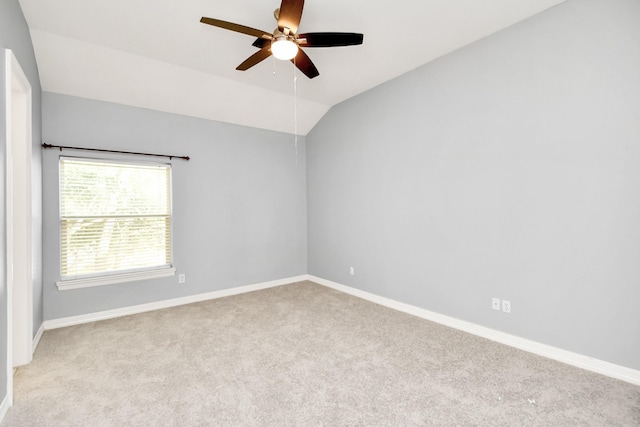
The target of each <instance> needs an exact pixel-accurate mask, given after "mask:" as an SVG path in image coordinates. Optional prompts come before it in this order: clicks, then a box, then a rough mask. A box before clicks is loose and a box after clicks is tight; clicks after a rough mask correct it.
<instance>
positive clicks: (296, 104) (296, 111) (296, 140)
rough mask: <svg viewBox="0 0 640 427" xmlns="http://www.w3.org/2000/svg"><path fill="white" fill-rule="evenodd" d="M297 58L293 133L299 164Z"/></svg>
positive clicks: (294, 77) (294, 80)
mask: <svg viewBox="0 0 640 427" xmlns="http://www.w3.org/2000/svg"><path fill="white" fill-rule="evenodd" d="M296 68H297V67H296V58H295V56H294V57H293V135H294V145H295V147H296V166H298V76H297V75H296Z"/></svg>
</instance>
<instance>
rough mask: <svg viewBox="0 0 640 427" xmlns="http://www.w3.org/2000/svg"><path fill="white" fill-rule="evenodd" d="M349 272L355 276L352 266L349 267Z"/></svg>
mask: <svg viewBox="0 0 640 427" xmlns="http://www.w3.org/2000/svg"><path fill="white" fill-rule="evenodd" d="M349 274H350V275H352V276H355V275H356V269H355V268H353V267H349Z"/></svg>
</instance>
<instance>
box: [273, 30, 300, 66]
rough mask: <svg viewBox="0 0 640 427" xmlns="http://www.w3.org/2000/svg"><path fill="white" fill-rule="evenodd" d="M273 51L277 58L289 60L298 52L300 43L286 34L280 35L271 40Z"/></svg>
mask: <svg viewBox="0 0 640 427" xmlns="http://www.w3.org/2000/svg"><path fill="white" fill-rule="evenodd" d="M271 53H272V54H273V56H275V57H276V58H277V59H282V60H284V61H288V60H290V59H293V57H294V56H296V54H297V53H298V45H297V44H296V43H295V42H293V41H292V40H290V39H289V38H287V37H286V36H283V37H279V38H277V39H275V40H274V41H273V42H271Z"/></svg>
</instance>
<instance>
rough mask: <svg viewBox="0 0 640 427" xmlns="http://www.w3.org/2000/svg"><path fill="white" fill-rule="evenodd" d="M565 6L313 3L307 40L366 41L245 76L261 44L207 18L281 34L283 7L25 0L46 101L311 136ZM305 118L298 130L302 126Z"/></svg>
mask: <svg viewBox="0 0 640 427" xmlns="http://www.w3.org/2000/svg"><path fill="white" fill-rule="evenodd" d="M563 1H564V0H481V1H479V0H394V1H392V2H391V1H390V2H381V1H377V0H348V1H344V0H307V1H306V2H305V5H304V12H303V16H302V21H301V23H300V29H299V31H300V32H316V31H340V32H357V33H363V34H364V44H363V45H361V46H351V47H340V48H315V49H311V48H308V49H306V52H307V54H308V55H309V56H310V57H311V59H312V60H313V62H314V63H315V65H316V66H317V68H318V70H319V71H320V76H319V77H316V78H315V79H313V80H309V79H307V78H306V77H305V76H304V75H302V74H301V73H300V72H296V71H294V67H293V65H292V64H291V63H290V62H288V61H279V60H275V59H272V58H269V59H267V60H265V61H263V62H261V63H260V64H258V65H256V66H255V67H253V68H251V69H249V70H248V71H244V72H241V71H236V70H235V67H236V66H237V65H238V64H240V63H241V62H242V61H244V60H245V59H246V58H247V57H249V56H250V55H252V54H253V53H254V52H256V48H255V47H253V46H252V45H251V43H252V42H253V40H254V39H253V38H252V37H250V36H246V35H243V34H240V33H235V32H231V31H226V30H223V29H220V28H216V27H212V26H209V25H204V24H201V23H200V22H199V21H200V18H201V17H203V16H207V17H211V18H217V19H221V20H225V21H231V22H235V23H238V24H243V25H246V26H249V27H254V28H258V29H261V30H265V31H267V32H272V31H273V29H274V28H275V27H276V21H275V20H274V18H273V11H274V9H276V8H277V7H279V6H280V0H243V1H238V0H181V1H175V0H109V1H104V0H56V1H49V0H20V4H21V6H22V9H23V11H24V14H25V17H26V19H27V23H28V25H29V28H30V30H31V36H32V39H33V44H34V49H35V53H36V61H37V63H38V68H39V72H40V79H41V84H42V88H43V90H45V91H49V92H55V93H61V94H66V95H73V96H79V97H84V98H91V99H97V100H102V101H109V102H115V103H120V104H125V105H132V106H137V107H143V108H149V109H154V110H159V111H166V112H171V113H176V114H183V115H189V116H194V117H201V118H206V119H210V120H217V121H223V122H228V123H235V124H240V125H245V126H251V127H257V128H263V129H271V130H275V131H280V132H289V133H293V132H294V131H297V133H299V134H301V135H306V134H307V133H308V132H309V131H310V130H311V129H312V128H313V126H314V125H315V124H316V123H317V122H318V121H319V120H320V119H321V118H322V116H323V115H324V114H325V113H326V112H327V111H328V110H329V109H330V108H331V106H333V105H335V104H337V103H339V102H341V101H344V100H345V99H348V98H350V97H352V96H354V95H357V94H359V93H361V92H363V91H366V90H367V89H370V88H372V87H374V86H377V85H379V84H380V83H383V82H385V81H387V80H390V79H392V78H394V77H397V76H399V75H401V74H404V73H406V72H407V71H410V70H412V69H414V68H416V67H419V66H421V65H423V64H425V63H427V62H430V61H432V60H434V59H436V58H438V57H439V56H442V55H445V54H447V53H449V52H451V51H454V50H456V49H458V48H460V47H462V46H465V45H467V44H470V43H473V42H474V41H476V40H478V39H481V38H483V37H486V36H488V35H490V34H492V33H495V32H497V31H499V30H501V29H503V28H506V27H508V26H510V25H513V24H515V23H517V22H519V21H522V20H524V19H526V18H528V17H530V16H532V15H535V14H537V13H540V12H541V11H543V10H545V9H548V8H550V7H552V6H554V5H557V4H559V3H562V2H563ZM294 118H297V120H294Z"/></svg>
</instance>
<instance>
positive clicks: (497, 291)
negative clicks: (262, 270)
mask: <svg viewBox="0 0 640 427" xmlns="http://www.w3.org/2000/svg"><path fill="white" fill-rule="evenodd" d="M638 22H640V2H638V1H637V0H615V1H612V0H579V1H578V0H574V1H569V2H567V3H564V4H562V5H560V6H558V7H555V8H553V9H551V10H549V11H547V12H545V13H543V14H541V15H538V16H536V17H534V18H532V19H529V20H527V21H525V22H523V23H520V24H518V25H515V26H513V27H511V28H509V29H507V30H505V31H502V32H500V33H498V34H496V35H493V36H491V37H488V38H486V39H484V40H481V41H480V42H477V43H475V44H473V45H470V46H468V47H466V48H463V49H461V50H459V51H456V52H454V53H453V54H450V55H447V56H446V57H443V58H441V59H439V60H437V61H434V62H432V63H430V64H428V65H426V66H423V67H421V68H419V69H417V70H414V71H413V72H411V73H408V74H406V75H404V76H401V77H400V78H398V79H396V80H393V81H391V82H388V83H386V84H384V85H381V86H379V87H377V88H375V89H373V90H371V91H369V92H366V93H364V94H362V95H360V96H358V97H356V98H353V99H350V100H348V101H346V102H344V103H342V104H340V105H338V106H335V107H334V108H333V109H332V110H331V111H330V112H329V113H328V114H327V116H325V118H324V119H323V120H322V121H321V122H320V124H318V125H317V126H316V127H315V128H314V130H313V131H312V132H311V133H310V134H309V135H308V136H307V169H308V176H307V185H308V196H307V197H308V239H309V260H308V263H309V273H310V274H313V275H316V276H319V277H323V278H326V279H329V280H333V281H336V282H340V283H343V284H346V285H350V286H353V287H356V288H359V289H363V290H366V291H369V292H373V293H375V294H378V295H382V296H385V297H390V298H393V299H396V300H399V301H403V302H407V303H410V304H413V305H416V306H419V307H423V308H426V309H428V310H432V311H435V312H438V313H442V314H445V315H449V316H453V317H455V318H459V319H464V320H466V321H470V322H473V323H476V324H480V325H484V326H487V327H490V328H493V329H497V330H500V331H504V332H507V333H511V334H514V335H517V336H521V337H525V338H528V339H531V340H535V341H538V342H541V343H546V344H549V345H552V346H556V347H559V348H563V349H567V350H569V351H574V352H577V353H581V354H584V355H588V356H592V357H595V358H598V359H602V360H605V361H609V362H612V363H615V364H619V365H622V366H627V367H630V368H633V369H640V309H639V308H638V303H639V302H640V286H639V284H640V262H639V261H638V260H640V226H639V221H640V167H638V165H640V25H638ZM350 266H353V267H355V272H356V274H355V275H354V276H350V275H349V267H350ZM491 297H499V298H502V299H507V300H510V301H511V309H512V313H511V314H510V315H507V314H504V313H500V312H497V311H493V310H492V309H491Z"/></svg>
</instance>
